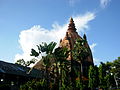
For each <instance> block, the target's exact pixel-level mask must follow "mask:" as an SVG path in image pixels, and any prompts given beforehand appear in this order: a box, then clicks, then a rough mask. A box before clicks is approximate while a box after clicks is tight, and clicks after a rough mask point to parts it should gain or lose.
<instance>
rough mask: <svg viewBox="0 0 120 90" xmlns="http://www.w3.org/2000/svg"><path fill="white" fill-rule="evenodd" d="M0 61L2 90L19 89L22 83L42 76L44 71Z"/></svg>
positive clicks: (0, 88) (0, 86)
mask: <svg viewBox="0 0 120 90" xmlns="http://www.w3.org/2000/svg"><path fill="white" fill-rule="evenodd" d="M30 69H31V68H29V67H25V66H21V65H18V64H13V63H8V62H4V61H0V90H2V89H4V90H18V89H19V87H20V85H23V84H25V83H26V82H27V81H29V80H32V79H39V78H41V77H42V75H41V74H42V71H40V70H36V69H32V71H31V72H29V71H30Z"/></svg>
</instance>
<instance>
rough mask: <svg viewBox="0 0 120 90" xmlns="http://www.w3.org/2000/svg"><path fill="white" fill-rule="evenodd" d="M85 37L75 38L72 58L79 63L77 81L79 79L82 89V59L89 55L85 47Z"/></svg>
mask: <svg viewBox="0 0 120 90" xmlns="http://www.w3.org/2000/svg"><path fill="white" fill-rule="evenodd" d="M86 43H87V42H86V39H77V40H76V42H75V45H74V49H73V52H72V54H73V60H75V61H77V62H78V63H79V64H80V65H79V71H80V72H79V73H78V74H79V81H80V89H81V90H82V88H83V81H82V76H83V65H82V64H83V60H85V59H86V58H87V56H88V55H89V50H88V48H86V47H85V44H86Z"/></svg>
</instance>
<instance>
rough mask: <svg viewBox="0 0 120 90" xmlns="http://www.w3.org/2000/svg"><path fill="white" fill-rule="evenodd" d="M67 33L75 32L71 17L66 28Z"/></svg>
mask: <svg viewBox="0 0 120 90" xmlns="http://www.w3.org/2000/svg"><path fill="white" fill-rule="evenodd" d="M68 31H74V32H76V28H75V24H74V21H73V18H72V17H71V18H70V22H69V26H68Z"/></svg>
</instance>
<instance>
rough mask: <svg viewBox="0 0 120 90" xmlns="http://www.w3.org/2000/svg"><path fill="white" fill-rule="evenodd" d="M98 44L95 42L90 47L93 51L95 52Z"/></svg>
mask: <svg viewBox="0 0 120 90" xmlns="http://www.w3.org/2000/svg"><path fill="white" fill-rule="evenodd" d="M96 45H97V44H96V43H93V44H91V45H90V49H91V51H92V53H94V48H95V47H96Z"/></svg>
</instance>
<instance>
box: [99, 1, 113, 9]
mask: <svg viewBox="0 0 120 90" xmlns="http://www.w3.org/2000/svg"><path fill="white" fill-rule="evenodd" d="M110 1H111V0H100V6H101V7H102V8H105V7H106V6H107V5H108V4H109V2H110Z"/></svg>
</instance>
